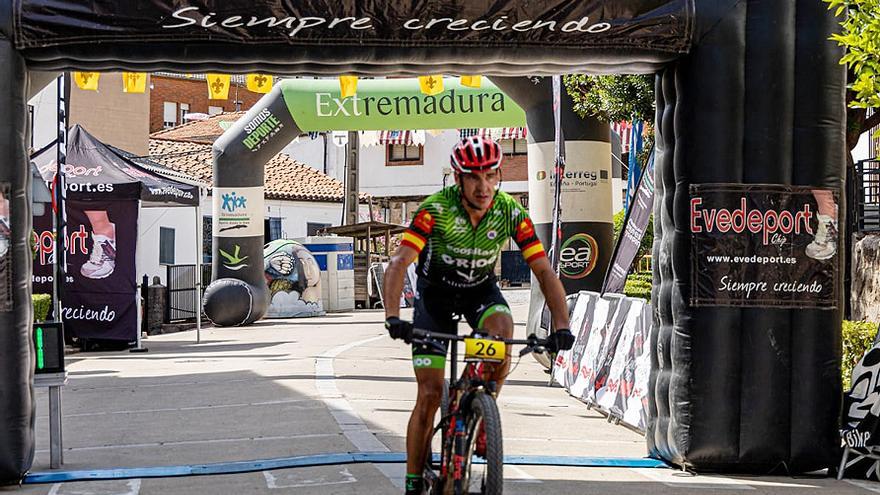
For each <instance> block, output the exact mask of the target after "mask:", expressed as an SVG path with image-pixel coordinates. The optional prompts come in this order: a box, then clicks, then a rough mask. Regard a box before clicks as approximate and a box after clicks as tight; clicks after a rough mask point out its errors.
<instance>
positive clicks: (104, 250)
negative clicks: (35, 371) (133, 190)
mask: <svg viewBox="0 0 880 495" xmlns="http://www.w3.org/2000/svg"><path fill="white" fill-rule="evenodd" d="M66 212H67V239H66V240H65V247H66V248H67V253H66V254H67V260H66V261H67V270H66V273H67V276H66V279H65V280H64V287H63V291H62V295H63V296H62V301H61V318H62V320H63V321H64V331H65V334H66V335H67V336H69V337H78V338H90V339H109V340H125V341H129V342H133V341H134V340H136V339H137V308H136V303H135V298H136V296H137V283H136V274H135V247H136V244H137V219H138V203H137V201H74V200H68V202H67V208H66ZM42 221H43V220H41V222H42ZM35 225H39V224H35ZM40 228H41V229H45V227H44V226H40ZM48 229H49V230H48V232H47V231H46V230H42V231H40V232H35V235H36V236H37V237H38V238H39V239H40V244H39V245H38V246H37V253H36V255H35V262H34V266H35V269H34V274H35V276H36V275H37V274H41V276H42V277H45V278H48V280H45V279H44V278H41V279H40V282H41V283H43V284H45V283H46V282H48V286H46V285H42V287H46V288H48V290H46V289H41V290H46V292H47V293H51V284H52V280H51V278H49V277H51V275H52V267H51V264H52V258H51V254H50V252H51V249H52V248H51V247H50V245H49V239H50V238H51V219H50V220H49V226H48ZM47 251H48V252H47ZM38 266H39V267H40V269H39V270H37V267H38ZM44 274H47V275H48V276H47V275H44ZM36 281H37V280H36V279H35V282H36ZM35 288H36V285H35Z"/></svg>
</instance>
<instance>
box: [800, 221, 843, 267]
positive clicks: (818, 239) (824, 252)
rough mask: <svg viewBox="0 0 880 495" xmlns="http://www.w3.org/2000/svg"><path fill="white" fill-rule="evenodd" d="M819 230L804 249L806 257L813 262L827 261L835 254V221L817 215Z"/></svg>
mask: <svg viewBox="0 0 880 495" xmlns="http://www.w3.org/2000/svg"><path fill="white" fill-rule="evenodd" d="M817 218H818V219H819V228H818V229H816V235H815V237H813V242H811V243H810V244H809V245H808V246H807V249H806V253H807V256H809V257H810V258H813V259H814V260H820V261H821V260H827V259H830V258H831V257H832V256H834V255H835V254H837V220H835V219H833V218H831V217H829V216H826V215H819V216H818V217H817Z"/></svg>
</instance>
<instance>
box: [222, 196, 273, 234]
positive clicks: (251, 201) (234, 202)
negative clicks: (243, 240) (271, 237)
mask: <svg viewBox="0 0 880 495" xmlns="http://www.w3.org/2000/svg"><path fill="white" fill-rule="evenodd" d="M211 194H212V195H213V206H214V207H213V218H212V220H213V223H214V225H213V233H214V236H215V237H262V236H263V228H264V225H263V221H264V219H263V217H264V212H265V208H264V207H263V204H264V200H263V186H258V187H214V190H213V191H212V193H211Z"/></svg>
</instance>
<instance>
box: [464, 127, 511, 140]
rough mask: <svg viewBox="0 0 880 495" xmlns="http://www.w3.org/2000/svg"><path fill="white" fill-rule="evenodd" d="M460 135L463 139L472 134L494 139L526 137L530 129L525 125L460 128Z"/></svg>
mask: <svg viewBox="0 0 880 495" xmlns="http://www.w3.org/2000/svg"><path fill="white" fill-rule="evenodd" d="M458 135H459V137H460V138H461V139H466V138H469V137H471V136H482V137H486V138H491V139H494V140H496V141H497V140H499V139H525V138H526V136H527V135H528V131H527V130H526V128H525V127H495V128H483V129H474V128H471V129H459V130H458Z"/></svg>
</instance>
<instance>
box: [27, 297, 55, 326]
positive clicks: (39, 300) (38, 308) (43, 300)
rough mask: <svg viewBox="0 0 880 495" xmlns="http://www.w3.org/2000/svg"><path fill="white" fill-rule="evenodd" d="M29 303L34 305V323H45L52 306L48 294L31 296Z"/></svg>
mask: <svg viewBox="0 0 880 495" xmlns="http://www.w3.org/2000/svg"><path fill="white" fill-rule="evenodd" d="M31 301H32V302H33V305H34V321H45V320H46V317H47V316H49V308H50V307H51V306H52V296H50V295H49V294H33V295H31Z"/></svg>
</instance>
